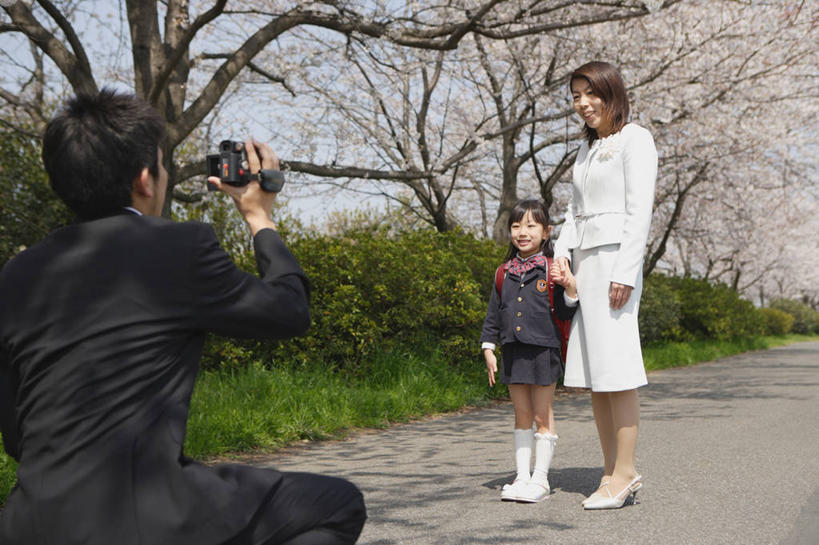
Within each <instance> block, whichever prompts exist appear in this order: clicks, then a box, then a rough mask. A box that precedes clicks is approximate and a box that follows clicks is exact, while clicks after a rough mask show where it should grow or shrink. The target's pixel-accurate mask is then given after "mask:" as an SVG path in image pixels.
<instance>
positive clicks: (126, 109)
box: [43, 89, 165, 220]
mask: <svg viewBox="0 0 819 545" xmlns="http://www.w3.org/2000/svg"><path fill="white" fill-rule="evenodd" d="M164 138H165V121H164V120H163V119H162V117H161V116H160V115H159V113H158V112H157V111H156V110H155V109H154V108H153V107H151V106H150V105H149V104H148V103H147V102H145V101H143V100H142V99H140V98H137V97H136V96H134V95H130V94H125V93H118V92H116V91H114V90H113V89H103V90H102V91H100V92H99V93H97V94H95V95H90V94H79V95H77V96H76V97H75V98H72V99H70V100H69V101H68V102H66V104H65V107H64V108H63V110H62V111H61V112H59V113H58V114H57V116H56V117H54V119H52V120H51V121H50V122H49V124H48V126H47V127H46V130H45V134H44V136H43V163H44V164H45V168H46V171H47V172H48V177H49V179H50V181H51V187H52V188H53V189H54V191H55V192H56V193H57V195H59V196H60V198H61V199H62V200H63V201H64V202H65V203H66V204H67V205H68V207H69V208H71V209H72V210H73V211H74V212H75V213H76V214H77V216H79V217H80V218H81V219H85V220H87V219H95V218H99V217H103V216H107V215H110V214H112V213H115V212H117V211H119V210H121V209H122V208H123V207H126V206H130V205H131V204H132V203H131V191H132V189H133V182H134V178H135V177H136V176H138V175H139V173H140V172H142V169H143V168H146V167H147V168H148V169H149V170H150V173H151V174H152V175H153V176H154V177H155V178H158V177H159V163H158V159H159V158H158V149H159V145H160V143H161V142H162V140H163V139H164Z"/></svg>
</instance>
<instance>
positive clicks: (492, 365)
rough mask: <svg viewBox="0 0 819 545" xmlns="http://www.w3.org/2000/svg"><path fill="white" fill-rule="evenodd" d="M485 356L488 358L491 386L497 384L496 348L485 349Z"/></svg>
mask: <svg viewBox="0 0 819 545" xmlns="http://www.w3.org/2000/svg"><path fill="white" fill-rule="evenodd" d="M483 357H484V358H485V359H486V372H487V373H488V374H489V386H490V387H491V386H494V385H495V373H497V372H498V358H497V356H495V351H494V350H489V349H488V348H484V349H483Z"/></svg>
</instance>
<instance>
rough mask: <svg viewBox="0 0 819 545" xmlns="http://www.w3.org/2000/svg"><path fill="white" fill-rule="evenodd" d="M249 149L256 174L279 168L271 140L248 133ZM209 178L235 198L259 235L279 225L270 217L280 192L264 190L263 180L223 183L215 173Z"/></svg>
mask: <svg viewBox="0 0 819 545" xmlns="http://www.w3.org/2000/svg"><path fill="white" fill-rule="evenodd" d="M245 152H246V153H247V164H248V169H249V170H250V173H251V174H256V173H258V172H259V171H260V170H262V169H273V170H279V158H278V157H277V156H276V154H275V153H273V150H271V149H270V146H268V145H267V144H264V143H262V142H257V141H256V140H254V139H253V138H252V137H248V139H247V140H245ZM208 181H209V182H210V183H212V184H213V185H214V186H216V188H217V189H218V190H219V191H221V192H222V193H224V194H226V195H229V196H230V197H231V198H232V199H233V202H234V203H235V204H236V209H237V210H238V211H239V213H240V214H241V215H242V217H243V218H244V220H245V222H247V225H248V227H249V228H250V232H251V234H253V235H255V234H256V233H257V232H258V231H260V230H261V229H265V228H269V229H276V224H275V223H273V220H272V219H271V217H270V211H271V209H272V208H273V203H274V202H275V200H276V195H278V193H268V192H267V191H263V190H262V188H261V186H259V182H250V183H248V184H247V185H244V186H241V187H236V186H232V185H229V184H223V183H221V181H220V180H219V178H217V177H214V176H211V177H209V178H208Z"/></svg>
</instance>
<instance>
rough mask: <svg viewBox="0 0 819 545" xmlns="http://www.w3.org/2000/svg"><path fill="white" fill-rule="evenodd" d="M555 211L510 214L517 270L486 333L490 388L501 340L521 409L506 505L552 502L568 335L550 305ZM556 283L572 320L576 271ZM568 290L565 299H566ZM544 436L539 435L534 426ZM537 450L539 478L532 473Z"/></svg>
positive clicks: (530, 206)
mask: <svg viewBox="0 0 819 545" xmlns="http://www.w3.org/2000/svg"><path fill="white" fill-rule="evenodd" d="M551 229H552V228H551V226H550V225H549V213H548V211H547V210H546V207H545V205H544V204H543V202H542V201H540V200H537V199H531V200H524V201H521V202H518V203H517V204H516V205H515V207H514V209H513V210H512V213H511V215H510V216H509V235H510V237H511V243H510V245H509V252H508V253H507V256H506V258H507V260H511V261H510V262H509V268H508V270H507V272H506V276H505V278H504V279H503V283H502V286H501V289H500V290H498V289H497V287H494V288H493V289H492V294H491V296H490V298H489V308H488V310H487V311H486V319H485V320H484V323H483V331H482V332H481V343H482V344H481V349H482V350H483V355H484V358H485V359H486V369H487V372H488V374H489V386H494V384H495V373H496V372H497V371H498V363H497V358H496V357H495V352H494V350H495V342H496V341H497V340H498V338H500V342H501V344H502V346H503V370H502V371H501V374H500V382H501V383H502V384H508V385H509V394H510V396H511V398H512V404H513V406H514V408H515V432H514V449H515V464H516V466H517V476H516V477H515V480H514V482H513V483H512V484H511V485H505V486H504V487H503V491H502V492H501V499H502V500H506V501H522V502H539V501H543V500H544V499H546V498H547V497H548V496H549V492H550V489H549V481H548V478H547V476H548V472H549V466H550V465H551V462H552V456H553V454H554V448H555V442H556V441H557V435H556V434H555V427H554V413H553V411H552V398H553V397H554V391H555V384H556V383H557V380H558V379H559V378H560V376H561V375H562V374H563V361H562V359H561V354H560V336H559V335H558V332H557V328H556V326H555V323H554V321H553V319H552V314H551V309H550V306H549V277H548V267H547V259H546V258H547V257H552V253H553V251H552V245H551V242H550V241H549V233H550V232H551ZM561 281H562V284H563V285H555V288H554V294H553V299H554V302H555V307H556V311H557V315H558V318H560V319H561V320H569V319H571V317H572V315H573V314H574V311H575V308H574V306H575V305H576V304H577V299H576V297H577V292H576V290H575V286H574V278H573V277H572V276H571V273H570V272H569V273H567V274H566V275H565V276H563V277H561ZM564 286H565V299H564ZM533 421H534V423H535V424H536V425H537V433H534V432H533V430H532V422H533ZM532 443H534V449H535V467H534V472H533V473H532V474H531V475H530V473H529V462H530V460H531V457H532Z"/></svg>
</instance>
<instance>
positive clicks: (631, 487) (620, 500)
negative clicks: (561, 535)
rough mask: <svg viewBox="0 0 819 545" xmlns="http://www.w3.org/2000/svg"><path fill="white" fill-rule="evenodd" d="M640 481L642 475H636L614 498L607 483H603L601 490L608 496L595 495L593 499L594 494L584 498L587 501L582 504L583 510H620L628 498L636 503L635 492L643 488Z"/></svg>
mask: <svg viewBox="0 0 819 545" xmlns="http://www.w3.org/2000/svg"><path fill="white" fill-rule="evenodd" d="M642 479H643V476H642V475H637V476H636V477H634V479H633V480H632V481H631V482H630V483H628V484H627V485H626V487H625V488H624V489H622V490H621V491H620V492H618V493H617V494H616V495H614V496H612V495H611V492H610V491H609V483H605V484H604V485H603V489H604V490H605V491H606V494H607V495H608V496H604V495H603V494H597V493H595V494H597V496H598V497H597V498H595V497H594V496H595V494H592V495H591V496H589V497H588V498H586V500H587V501H586V503H584V504H583V509H589V510H591V509H620V508H621V507H623V504H625V503H626V500H627V499H628V497H629V496H634V503H637V491H638V490H640V489H641V488H642V487H643V483H642Z"/></svg>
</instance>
